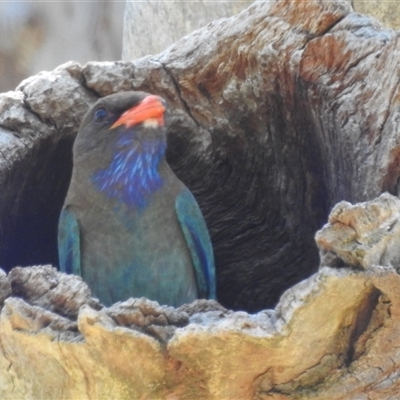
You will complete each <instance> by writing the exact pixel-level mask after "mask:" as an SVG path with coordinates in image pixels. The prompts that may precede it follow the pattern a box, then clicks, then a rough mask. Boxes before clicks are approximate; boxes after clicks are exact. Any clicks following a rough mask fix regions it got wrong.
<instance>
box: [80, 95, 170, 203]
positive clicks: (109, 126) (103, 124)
mask: <svg viewBox="0 0 400 400" xmlns="http://www.w3.org/2000/svg"><path fill="white" fill-rule="evenodd" d="M165 110H166V104H165V102H164V100H163V99H161V98H160V97H158V96H155V95H151V94H148V93H144V92H123V93H117V94H113V95H110V96H106V97H103V98H102V99H100V100H98V101H97V103H96V104H95V105H94V106H93V107H91V109H90V110H89V111H88V112H87V113H86V115H85V116H84V118H83V120H82V123H81V126H80V129H79V133H78V136H77V138H76V140H75V144H74V172H73V181H74V182H83V184H84V185H87V184H89V185H91V186H92V187H94V188H95V189H96V190H97V191H99V192H102V193H104V194H105V195H106V196H107V197H109V198H111V199H116V200H118V201H120V202H123V203H126V204H127V205H129V206H134V207H139V208H140V209H142V208H143V207H145V206H146V204H147V200H148V198H149V196H150V195H151V194H152V193H153V192H155V191H157V190H159V189H160V188H161V187H162V186H163V185H164V181H163V178H162V176H161V174H160V168H161V166H162V165H165V164H166V161H165V150H166V129H165V127H164V113H165Z"/></svg>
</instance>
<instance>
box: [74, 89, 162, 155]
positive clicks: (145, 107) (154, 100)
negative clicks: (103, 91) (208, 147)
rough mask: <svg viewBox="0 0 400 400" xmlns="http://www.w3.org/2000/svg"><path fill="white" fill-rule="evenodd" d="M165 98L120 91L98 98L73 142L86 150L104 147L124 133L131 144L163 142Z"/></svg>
mask: <svg viewBox="0 0 400 400" xmlns="http://www.w3.org/2000/svg"><path fill="white" fill-rule="evenodd" d="M165 111H166V103H165V101H164V100H163V99H162V98H161V97H158V96H155V95H152V94H149V93H145V92H133V91H132V92H122V93H116V94H112V95H109V96H106V97H103V98H101V99H99V100H98V101H97V102H96V103H95V104H94V105H93V106H92V107H91V108H90V109H89V111H88V112H87V113H86V115H85V116H84V118H83V120H82V123H81V125H80V128H79V135H78V137H77V141H76V145H77V147H78V148H79V149H80V150H81V152H82V153H85V152H86V150H92V149H93V148H94V147H95V148H98V149H99V150H105V149H106V147H107V144H114V143H115V142H116V141H117V140H118V139H119V138H120V137H121V136H123V135H124V134H125V135H126V134H129V137H130V139H131V140H132V145H135V143H136V144H140V143H143V142H151V141H153V142H156V141H160V142H163V143H164V142H165V140H166V133H165V128H164V114H165Z"/></svg>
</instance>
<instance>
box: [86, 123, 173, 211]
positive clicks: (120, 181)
mask: <svg viewBox="0 0 400 400" xmlns="http://www.w3.org/2000/svg"><path fill="white" fill-rule="evenodd" d="M133 136H134V132H133V131H130V132H127V133H124V134H123V135H121V136H120V137H119V138H118V140H117V142H116V145H115V150H114V155H113V158H112V160H111V163H110V165H109V167H108V168H106V169H102V170H99V171H97V172H96V173H95V174H93V175H92V181H93V183H94V184H95V185H96V187H97V189H98V190H100V191H101V192H103V193H105V194H106V195H107V196H108V197H110V198H115V199H119V200H120V201H122V202H123V203H125V204H127V205H128V206H136V207H138V208H140V209H144V208H145V207H146V206H147V202H148V200H149V197H150V195H151V194H152V193H154V192H155V191H157V190H159V189H160V188H161V187H162V186H163V185H164V181H163V180H162V178H161V177H160V175H159V172H158V166H159V163H160V161H161V159H162V157H163V156H164V154H165V149H166V147H167V144H166V141H165V140H152V141H150V140H148V141H143V142H141V143H139V142H138V141H136V140H134V138H133Z"/></svg>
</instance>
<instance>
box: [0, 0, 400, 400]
mask: <svg viewBox="0 0 400 400" xmlns="http://www.w3.org/2000/svg"><path fill="white" fill-rule="evenodd" d="M399 52H400V39H399V34H398V33H397V32H395V31H390V30H385V29H383V28H382V27H381V26H380V25H379V24H378V22H376V21H373V20H370V19H369V18H367V17H364V16H362V15H358V14H355V13H353V12H352V11H351V9H350V6H349V5H348V4H347V3H344V2H339V1H337V2H335V1H320V0H318V1H317V0H315V1H300V0H298V1H295V0H291V1H289V0H287V1H279V2H259V3H255V4H253V5H251V6H250V7H249V8H247V9H246V10H244V11H243V12H241V13H240V14H238V15H237V16H235V17H231V18H228V19H223V20H219V21H216V22H213V23H211V24H209V25H208V26H207V27H205V28H203V29H200V30H198V31H196V32H194V33H193V34H192V35H189V36H186V37H185V38H183V39H182V40H181V41H179V42H177V43H176V44H175V45H173V46H171V47H170V48H169V49H168V50H166V51H165V52H163V53H161V54H159V55H158V56H152V57H146V58H142V59H140V60H136V61H133V62H115V63H112V62H110V63H89V64H87V65H85V66H83V67H82V66H80V65H79V64H76V63H68V64H66V65H63V66H61V67H59V68H58V69H56V70H55V71H53V72H49V73H42V74H40V75H38V76H35V77H32V78H30V79H28V80H26V81H24V82H23V83H22V84H21V85H20V86H19V87H18V88H17V90H16V91H15V92H8V93H5V94H2V95H0V186H1V190H0V265H1V266H3V267H4V268H5V269H7V270H9V269H10V268H11V267H13V266H15V265H34V264H39V263H41V264H44V263H53V264H56V263H57V258H56V226H57V217H58V212H59V210H60V208H61V205H62V202H63V198H64V195H65V193H66V189H67V186H68V179H69V175H70V169H71V145H72V141H73V138H74V137H75V135H76V132H77V129H78V124H79V121H80V119H81V117H82V115H83V114H84V113H85V111H86V110H87V108H88V106H89V105H90V104H92V103H93V102H94V101H95V100H96V99H97V98H98V97H99V96H104V95H107V94H110V93H112V92H117V91H121V90H128V89H139V90H146V91H149V92H153V93H158V94H160V95H162V96H163V97H165V98H166V100H167V101H168V103H169V104H170V106H171V112H170V115H169V117H168V120H169V124H170V132H169V139H168V140H169V153H168V159H169V161H170V163H171V165H172V167H173V168H174V170H175V171H176V173H177V174H178V176H180V177H181V179H182V180H183V181H184V182H185V183H186V184H187V185H188V186H189V188H190V189H191V190H192V191H193V193H194V194H195V196H196V198H197V199H198V201H199V204H200V206H201V208H202V211H203V213H204V215H205V218H206V221H207V224H208V226H209V229H210V232H211V236H212V241H213V245H214V249H215V255H216V262H217V270H218V276H217V280H218V300H219V301H220V302H221V303H222V305H223V306H225V307H228V308H233V309H239V310H240V309H241V310H243V309H245V310H247V311H252V312H253V311H258V310H262V309H264V310H265V309H266V308H269V307H271V306H274V305H275V304H276V303H277V301H278V299H279V297H280V295H281V294H282V293H283V291H284V289H285V288H288V287H289V286H292V285H293V284H294V283H296V282H299V281H300V280H301V279H303V278H306V277H309V278H308V279H307V280H305V281H303V282H301V283H299V284H297V285H296V286H295V287H294V288H293V289H290V290H288V291H287V292H286V293H285V294H284V295H283V296H282V298H281V300H280V302H279V304H278V305H277V307H276V309H275V310H274V311H260V312H259V313H257V314H254V315H249V314H247V313H245V312H243V311H238V312H233V311H226V310H225V309H224V308H223V307H221V306H219V305H217V304H215V303H212V304H208V303H207V304H205V303H201V304H200V305H198V306H196V304H194V305H193V306H191V307H192V308H191V307H190V306H188V307H185V309H183V310H171V309H165V308H162V307H159V306H158V305H157V304H155V303H152V302H148V301H146V300H144V299H142V300H128V301H127V302H126V303H122V304H117V305H115V306H113V307H110V308H109V309H104V308H102V307H101V305H100V304H98V302H96V301H95V300H93V299H91V298H90V293H89V291H88V288H86V287H85V285H84V283H83V282H81V281H80V280H79V278H69V279H68V278H67V277H65V276H64V275H62V274H60V273H57V272H56V270H54V269H51V268H50V267H48V266H47V267H40V268H36V269H35V268H33V269H32V268H29V269H22V268H18V269H16V270H13V271H12V272H10V273H9V275H8V276H6V275H4V274H0V290H1V295H0V301H1V302H3V300H4V306H3V308H2V313H1V318H0V325H1V326H0V340H1V344H0V346H1V352H0V371H1V372H0V373H1V375H0V390H2V391H3V393H2V395H1V397H2V398H10V399H21V398H49V399H50V398H51V399H53V398H65V399H68V398H110V397H119V398H129V399H130V398H143V397H145V396H149V397H150V398H151V397H153V398H168V396H169V395H171V397H172V398H173V397H178V398H182V399H185V398H186V399H193V398H199V399H201V398H204V399H218V400H220V399H231V398H240V399H250V398H256V399H257V398H258V399H274V400H278V399H280V400H283V399H296V398H297V399H307V398H310V399H312V398H313V399H327V400H328V399H329V400H332V399H363V398H367V396H368V398H369V399H377V400H378V399H379V400H383V399H390V398H392V399H393V398H396V397H393V396H396V395H398V393H399V391H400V388H399V383H398V382H399V381H398V376H399V373H400V372H399V365H400V361H399V360H400V354H399V353H398V349H399V348H400V346H399V343H398V342H399V340H400V339H399V338H400V335H399V332H398V329H399V328H398V327H399V326H400V325H399V318H400V315H399V312H398V311H397V310H399V309H400V308H399V306H400V304H399V302H400V297H399V293H400V286H399V285H400V281H399V279H400V278H399V275H398V274H397V272H396V270H395V269H396V268H398V265H392V266H391V265H385V264H384V265H383V266H374V263H375V262H378V264H379V263H390V264H393V263H397V262H398V260H399V255H398V254H397V253H396V248H395V246H392V245H391V243H392V242H393V240H392V239H393V238H396V235H397V233H396V231H393V229H394V230H395V229H397V225H396V224H394V223H393V221H395V220H396V218H397V217H393V215H394V216H396V215H397V214H398V210H397V209H396V207H397V205H396V204H397V202H396V201H395V200H393V199H392V200H389V197H388V195H385V196H386V197H385V196H384V197H383V199H381V200H382V201H379V202H377V203H376V204H378V207H381V208H382V210H381V211H380V212H375V211H374V210H375V209H376V204H375V205H371V206H366V205H361V206H354V209H353V208H352V207H353V206H351V205H350V204H349V203H343V202H342V203H340V204H339V205H338V206H337V207H336V208H335V210H334V212H333V214H332V215H331V216H330V217H329V223H330V224H332V225H335V224H336V225H335V227H330V226H329V225H328V226H325V227H324V230H325V231H326V233H327V235H326V236H324V234H323V232H322V233H321V232H320V233H319V234H318V235H317V240H318V243H319V245H320V247H321V248H320V252H321V255H322V260H323V262H326V264H328V266H325V267H323V268H322V269H321V270H320V271H319V272H318V273H317V274H315V275H312V276H311V277H310V275H311V274H312V273H313V272H316V271H317V269H318V250H317V247H316V246H315V243H314V234H315V232H316V231H317V230H318V229H319V228H320V227H321V226H322V225H323V224H324V223H325V222H326V220H327V217H328V212H329V210H330V209H331V208H332V207H333V206H334V205H335V204H336V203H337V202H339V201H347V202H351V203H355V202H359V201H367V200H372V199H373V198H375V197H377V196H378V195H379V194H380V193H381V192H383V191H387V192H389V193H391V194H395V195H398V194H399V192H400V186H399V182H400V180H399V176H400V145H399V142H400V141H399V139H398V132H399V131H400V130H399V121H400V115H399V114H400V107H399V106H398V103H399V101H400V100H399V99H400V93H399V85H398V76H399V68H400V67H399V63H398V59H399ZM360 207H361V208H360ZM389 209H390V210H389ZM360 210H361V211H360ZM362 210H364V211H363V212H367V214H368V213H369V212H371V210H372V214H371V215H370V216H369V217H367V219H366V220H364V221H360V223H359V224H355V223H354V221H355V220H356V219H357V218H363V217H362V215H363V212H362ZM353 212H354V215H352V214H351V213H353ZM377 217H379V218H383V219H382V221H383V220H385V218H388V219H387V221H392V223H391V222H387V221H386V220H385V221H386V222H382V223H378V222H377V223H376V224H372V223H367V222H368V218H369V219H373V218H377ZM392 217H393V218H394V219H391V218H392ZM352 221H353V222H352ZM341 226H342V228H343V237H345V238H346V240H345V241H344V242H343V243H341V242H340V236H341V235H340V234H338V233H337V232H336V231H335V229H336V228H337V227H339V228H340V227H341ZM360 226H361V228H362V227H366V231H369V230H372V231H373V230H374V229H377V230H376V233H375V235H377V238H379V241H381V240H382V242H381V243H380V244H379V243H378V244H376V247H375V248H376V249H378V251H379V254H378V255H377V256H376V257H375V258H374V257H373V256H371V254H370V252H368V251H367V247H368V246H369V245H371V246H372V248H374V247H373V246H375V243H376V241H374V240H372V239H371V238H372V237H373V236H374V233H373V232H372V233H371V235H372V236H369V234H367V233H366V231H365V232H363V231H362V230H361V228H360ZM342 228H341V229H342ZM349 229H354V230H355V233H350V231H349ZM385 229H386V230H387V232H388V234H389V237H388V238H387V239H384V238H382V235H383V233H384V230H385ZM332 232H333V233H332ZM348 240H350V241H351V243H348ZM385 243H386V244H387V246H388V248H387V249H385V248H384V244H385ZM324 246H325V247H324ZM346 246H348V247H346ZM357 246H358V247H357ZM390 246H392V247H390ZM389 247H390V248H389ZM346 251H347V252H350V253H351V252H353V253H352V254H349V253H346ZM349 260H352V261H351V262H350V261H349ZM376 260H378V261H376ZM338 267H341V268H338ZM350 267H352V268H350ZM25 274H27V275H25ZM31 279H32V282H33V284H34V283H35V282H37V284H36V285H34V286H31V285H30V280H31ZM25 285H27V286H25ZM69 285H71V288H70V289H69V288H68V286H69ZM63 287H64V288H63ZM36 289H37V290H39V291H38V292H36ZM61 289H62V290H61ZM10 294H12V296H11V297H10ZM196 307H199V308H198V310H199V311H204V310H206V311H204V312H200V313H197V312H196ZM207 310H208V311H207ZM244 366H245V367H246V368H244Z"/></svg>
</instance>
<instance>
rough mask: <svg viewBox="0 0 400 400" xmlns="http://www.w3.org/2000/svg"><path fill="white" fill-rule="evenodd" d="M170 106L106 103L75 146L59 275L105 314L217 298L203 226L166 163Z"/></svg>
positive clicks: (131, 98)
mask: <svg viewBox="0 0 400 400" xmlns="http://www.w3.org/2000/svg"><path fill="white" fill-rule="evenodd" d="M164 104H165V103H164V102H163V100H161V99H160V98H159V97H157V96H152V95H149V94H147V93H143V92H125V93H119V94H116V95H111V96H107V97H105V98H103V99H100V100H99V101H98V102H97V103H96V104H95V105H94V106H93V107H92V108H91V109H90V110H89V111H88V113H87V114H86V115H85V117H84V118H83V121H82V123H81V126H80V129H79V133H78V136H77V139H76V141H75V144H74V167H73V173H72V179H71V184H70V188H69V190H68V194H67V198H66V200H65V204H64V207H63V210H62V212H61V215H60V221H59V232H58V241H59V259H60V269H61V270H62V271H64V272H67V273H74V274H78V275H81V276H82V277H83V279H84V280H85V281H86V282H87V283H88V284H89V286H90V287H91V289H92V291H93V294H94V295H95V296H97V297H99V299H100V301H102V302H103V303H104V304H105V305H111V304H112V303H114V302H116V301H121V300H126V299H127V298H129V297H141V296H145V297H147V298H149V299H151V300H156V301H158V302H159V303H161V304H168V305H172V306H179V305H181V304H184V303H187V302H191V301H193V300H195V299H196V298H216V289H215V268H214V258H213V252H212V247H211V242H210V238H209V234H208V231H207V227H206V225H205V222H204V219H203V216H202V214H201V211H200V209H199V207H198V205H197V202H196V200H195V199H194V197H193V195H192V194H191V193H190V191H189V190H188V189H187V188H186V187H185V186H184V184H183V183H182V182H181V181H180V180H179V179H178V178H177V177H176V175H175V174H174V173H173V171H172V170H171V168H170V167H169V165H168V164H167V162H166V160H165V150H166V132H165V128H164V126H163V123H164V118H163V117H164V110H165V105H164Z"/></svg>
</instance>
